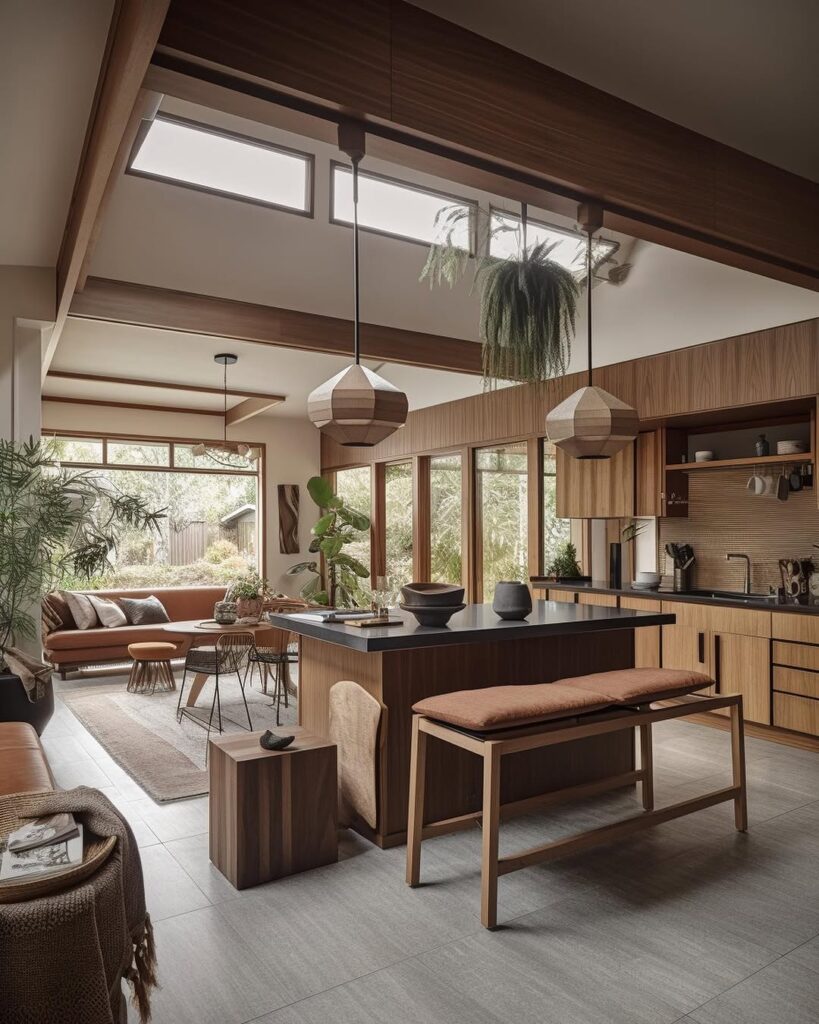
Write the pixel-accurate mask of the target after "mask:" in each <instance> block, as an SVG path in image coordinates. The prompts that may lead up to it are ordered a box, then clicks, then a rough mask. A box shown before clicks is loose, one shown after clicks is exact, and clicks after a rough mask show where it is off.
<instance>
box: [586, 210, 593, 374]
mask: <svg viewBox="0 0 819 1024" xmlns="http://www.w3.org/2000/svg"><path fill="white" fill-rule="evenodd" d="M586 273H587V277H586V308H587V311H588V312H587V314H586V322H587V324H588V340H589V387H591V386H592V294H591V293H592V229H591V228H589V243H588V247H587V249H586Z"/></svg>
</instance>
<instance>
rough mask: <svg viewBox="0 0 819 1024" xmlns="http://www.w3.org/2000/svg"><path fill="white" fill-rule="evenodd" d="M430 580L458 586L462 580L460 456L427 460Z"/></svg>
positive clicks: (444, 456) (437, 456) (445, 456)
mask: <svg viewBox="0 0 819 1024" xmlns="http://www.w3.org/2000/svg"><path fill="white" fill-rule="evenodd" d="M429 499H430V500H429V504H430V510H429V511H430V515H429V524H430V579H431V580H432V582H433V583H460V582H461V577H462V563H463V558H462V552H461V545H462V526H461V515H462V513H461V508H462V504H463V502H462V494H461V456H460V455H457V454H456V455H435V456H433V457H432V458H431V459H430V460H429Z"/></svg>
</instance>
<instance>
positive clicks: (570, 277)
mask: <svg viewBox="0 0 819 1024" xmlns="http://www.w3.org/2000/svg"><path fill="white" fill-rule="evenodd" d="M470 216H471V214H470V211H469V210H468V209H466V208H465V207H463V206H450V207H444V208H443V209H442V210H440V211H439V213H438V215H437V216H436V219H435V225H436V229H437V232H438V237H437V240H436V241H435V242H433V244H432V245H431V247H430V250H429V254H428V256H427V260H426V263H425V264H424V268H423V270H422V272H421V280H424V279H425V278H427V279H429V282H430V286H432V285H436V284H438V285H439V284H441V283H443V282H444V281H446V282H447V284H449V285H450V286H452V285H454V284H455V282H456V281H457V280H458V278H459V277H461V276H462V275H463V274H464V273H465V272H466V270H467V267H468V266H469V263H470V260H471V258H472V257H471V255H470V253H469V251H468V250H467V249H466V248H464V245H463V237H464V232H465V229H467V230H468V226H469V223H470V221H469V218H470ZM476 216H477V217H478V231H477V233H476V234H477V240H476V246H475V247H476V250H477V252H478V255H477V256H476V257H475V260H474V268H475V270H474V278H473V283H472V287H473V288H474V289H476V290H477V291H478V294H479V296H480V331H481V341H482V343H483V375H484V382H485V383H486V384H488V385H489V386H493V385H494V384H496V383H497V382H498V381H507V380H516V381H529V382H537V381H542V380H548V379H549V378H551V377H556V376H560V375H562V374H564V373H565V372H566V367H567V366H568V362H569V356H570V354H571V342H572V338H573V337H574V330H575V317H576V313H577V299H578V294H579V287H580V285H579V280H578V278H577V277H576V276H575V275H574V274H573V273H572V272H571V271H570V270H567V269H566V268H565V267H564V266H562V265H561V264H560V263H557V262H556V261H555V260H553V259H551V258H550V254H551V252H552V250H553V249H554V248H555V245H556V244H557V243H553V244H551V245H550V244H549V243H547V242H540V243H537V244H534V245H530V244H529V241H528V237H527V213H526V204H525V203H524V204H522V207H521V218H520V222H519V224H518V225H515V224H511V225H510V223H509V220H508V219H505V218H503V217H500V218H498V219H497V220H496V221H494V222H492V221H490V220H489V218H488V215H487V214H486V213H485V212H484V211H482V210H480V209H479V210H478V212H477V214H476ZM510 232H511V233H512V234H514V237H515V242H516V250H517V251H516V253H515V255H514V256H513V257H512V258H510V259H506V258H504V257H499V256H492V255H491V253H490V243H491V240H492V238H494V237H496V236H498V235H500V234H503V233H510Z"/></svg>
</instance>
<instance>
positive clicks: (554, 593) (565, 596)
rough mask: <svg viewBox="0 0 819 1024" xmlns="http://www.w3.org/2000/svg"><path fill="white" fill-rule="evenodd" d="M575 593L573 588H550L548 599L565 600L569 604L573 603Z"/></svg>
mask: <svg viewBox="0 0 819 1024" xmlns="http://www.w3.org/2000/svg"><path fill="white" fill-rule="evenodd" d="M574 598H575V593H574V591H573V590H550V591H549V600H550V601H566V602H568V603H569V604H574V603H575V600H574Z"/></svg>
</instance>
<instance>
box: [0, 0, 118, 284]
mask: <svg viewBox="0 0 819 1024" xmlns="http://www.w3.org/2000/svg"><path fill="white" fill-rule="evenodd" d="M112 10H113V0H70V2H68V0H2V2H0V126H2V128H1V129H0V130H2V142H1V143H0V181H1V182H2V183H3V187H2V189H0V225H2V228H0V264H2V263H6V264H18V265H22V266H54V264H55V263H56V260H57V252H58V250H59V246H60V240H61V238H62V233H63V229H64V227H65V221H66V216H67V213H68V205H69V202H70V200H71V192H72V189H73V187H74V179H75V177H76V173H77V166H78V164H79V159H80V153H81V151H82V146H83V140H84V138H85V131H86V126H87V124H88V118H89V114H90V112H91V104H92V102H93V98H94V90H95V87H96V84H97V77H98V75H99V71H100V64H101V61H102V56H103V52H104V49H105V42H106V38H107V35H108V26H109V23H110V21H111V12H112Z"/></svg>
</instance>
